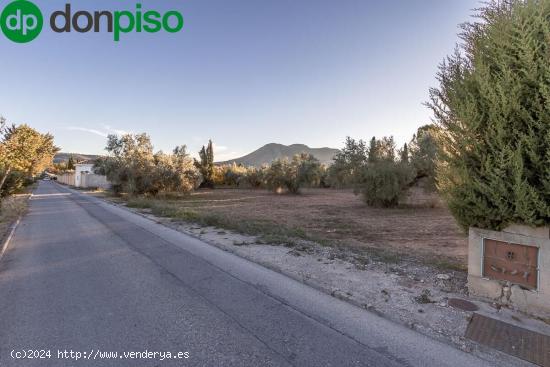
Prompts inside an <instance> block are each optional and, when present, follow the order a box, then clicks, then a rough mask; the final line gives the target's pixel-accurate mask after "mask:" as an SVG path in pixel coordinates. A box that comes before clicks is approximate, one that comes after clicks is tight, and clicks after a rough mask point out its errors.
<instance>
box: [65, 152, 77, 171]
mask: <svg viewBox="0 0 550 367" xmlns="http://www.w3.org/2000/svg"><path fill="white" fill-rule="evenodd" d="M75 168H76V166H75V161H74V158H73V156H72V155H71V156H70V157H69V159H68V160H67V170H69V171H72V170H74V169H75Z"/></svg>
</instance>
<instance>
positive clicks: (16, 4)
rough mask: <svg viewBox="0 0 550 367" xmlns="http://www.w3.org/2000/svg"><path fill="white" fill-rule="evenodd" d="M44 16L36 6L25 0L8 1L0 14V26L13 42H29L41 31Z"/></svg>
mask: <svg viewBox="0 0 550 367" xmlns="http://www.w3.org/2000/svg"><path fill="white" fill-rule="evenodd" d="M43 24H44V18H43V17H42V12H41V11H40V9H39V8H38V6H36V5H34V4H33V3H31V2H30V1H27V0H15V1H13V2H11V3H9V4H8V5H7V6H6V7H5V8H4V10H3V11H2V14H1V15H0V28H2V32H4V35H5V36H6V37H8V39H10V40H11V41H13V42H17V43H26V42H30V41H32V40H33V39H35V38H36V37H38V35H39V34H40V32H41V31H42V25H43Z"/></svg>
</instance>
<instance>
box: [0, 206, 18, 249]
mask: <svg viewBox="0 0 550 367" xmlns="http://www.w3.org/2000/svg"><path fill="white" fill-rule="evenodd" d="M23 215H24V214H21V215H20V216H19V217H18V218H17V220H16V221H15V222H14V223H13V224H12V225H11V226H10V230H9V232H8V236H7V237H6V239H5V240H4V242H3V243H2V248H1V249H0V260H2V257H3V256H4V253H5V252H6V250H7V249H8V246H9V244H10V241H11V239H12V237H13V235H14V233H15V230H16V229H17V227H18V226H19V223H20V222H21V219H22V218H23Z"/></svg>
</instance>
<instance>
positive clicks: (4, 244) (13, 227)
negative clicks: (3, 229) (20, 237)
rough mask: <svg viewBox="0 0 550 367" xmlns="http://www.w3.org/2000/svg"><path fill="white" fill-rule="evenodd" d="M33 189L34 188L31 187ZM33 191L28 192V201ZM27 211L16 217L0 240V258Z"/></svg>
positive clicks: (0, 258)
mask: <svg viewBox="0 0 550 367" xmlns="http://www.w3.org/2000/svg"><path fill="white" fill-rule="evenodd" d="M33 191H34V189H33ZM33 195H34V194H33V192H30V193H29V197H28V198H27V201H29V200H30V199H31V198H32V197H33ZM26 214H27V213H23V214H20V215H19V216H18V217H17V219H16V220H15V221H14V222H13V223H12V224H11V225H10V227H9V230H8V236H7V237H5V238H4V240H3V241H2V245H1V246H0V260H2V258H3V257H4V253H5V252H6V251H7V250H8V247H9V245H10V241H11V239H12V237H13V235H14V234H15V230H16V229H17V227H18V226H19V223H21V220H22V219H23V217H24V216H25V215H26Z"/></svg>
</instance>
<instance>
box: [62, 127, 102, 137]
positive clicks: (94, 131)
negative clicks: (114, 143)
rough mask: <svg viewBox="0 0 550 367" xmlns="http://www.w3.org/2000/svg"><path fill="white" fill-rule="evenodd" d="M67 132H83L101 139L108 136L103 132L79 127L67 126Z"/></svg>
mask: <svg viewBox="0 0 550 367" xmlns="http://www.w3.org/2000/svg"><path fill="white" fill-rule="evenodd" d="M67 130H71V131H84V132H87V133H91V134H95V135H99V136H102V137H104V138H106V137H107V135H109V134H108V133H106V132H103V131H99V130H96V129H88V128H87V127H80V126H69V127H67Z"/></svg>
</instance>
